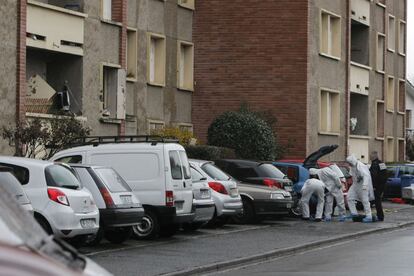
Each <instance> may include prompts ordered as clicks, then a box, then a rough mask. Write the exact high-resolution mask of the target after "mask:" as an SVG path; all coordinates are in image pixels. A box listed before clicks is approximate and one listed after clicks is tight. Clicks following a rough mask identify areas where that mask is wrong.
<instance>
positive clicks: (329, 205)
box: [324, 193, 334, 219]
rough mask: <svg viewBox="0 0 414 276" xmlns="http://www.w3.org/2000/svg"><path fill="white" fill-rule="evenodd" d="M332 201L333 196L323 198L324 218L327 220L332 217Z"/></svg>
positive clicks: (328, 195)
mask: <svg viewBox="0 0 414 276" xmlns="http://www.w3.org/2000/svg"><path fill="white" fill-rule="evenodd" d="M333 201H334V196H333V195H332V194H331V193H329V194H327V195H326V198H325V213H324V214H325V218H327V219H329V218H331V216H332V208H333Z"/></svg>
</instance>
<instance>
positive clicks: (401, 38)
mask: <svg viewBox="0 0 414 276" xmlns="http://www.w3.org/2000/svg"><path fill="white" fill-rule="evenodd" d="M401 26H404V29H403V34H401V31H402V28H401ZM406 33H407V23H406V22H405V21H404V20H401V19H400V20H399V21H398V54H400V55H402V56H405V55H406V52H407V45H406Z"/></svg>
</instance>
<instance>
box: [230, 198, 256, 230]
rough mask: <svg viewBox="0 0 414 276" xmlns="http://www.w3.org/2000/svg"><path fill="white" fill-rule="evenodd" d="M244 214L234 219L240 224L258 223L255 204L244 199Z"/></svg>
mask: <svg viewBox="0 0 414 276" xmlns="http://www.w3.org/2000/svg"><path fill="white" fill-rule="evenodd" d="M242 202H243V212H242V213H241V214H238V215H236V216H234V217H233V220H234V222H236V223H238V224H250V223H255V222H256V213H255V211H254V207H253V204H252V203H251V202H250V201H249V200H248V199H246V198H242Z"/></svg>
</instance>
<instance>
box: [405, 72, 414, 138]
mask: <svg viewBox="0 0 414 276" xmlns="http://www.w3.org/2000/svg"><path fill="white" fill-rule="evenodd" d="M413 112H414V85H413V84H412V83H411V82H410V81H409V80H407V83H406V97H405V128H406V129H407V135H409V136H411V137H412V136H413V135H414V121H413V119H414V118H413V116H414V113H413Z"/></svg>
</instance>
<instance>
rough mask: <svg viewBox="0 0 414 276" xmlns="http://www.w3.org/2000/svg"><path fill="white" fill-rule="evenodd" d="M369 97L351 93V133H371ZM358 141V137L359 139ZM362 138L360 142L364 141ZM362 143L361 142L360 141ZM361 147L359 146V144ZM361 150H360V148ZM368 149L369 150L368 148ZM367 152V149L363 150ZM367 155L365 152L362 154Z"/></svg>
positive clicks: (359, 134) (360, 134)
mask: <svg viewBox="0 0 414 276" xmlns="http://www.w3.org/2000/svg"><path fill="white" fill-rule="evenodd" d="M368 100H369V97H368V96H366V95H361V94H358V93H351V95H350V114H349V115H350V133H351V135H358V136H368V134H369V126H370V124H369V118H370V117H369V113H368V111H369V101H368ZM357 141H358V139H357ZM362 141H363V140H360V139H359V141H358V142H362ZM358 144H359V145H360V143H358ZM358 147H359V146H358ZM358 151H359V150H358ZM367 151H368V150H367ZM363 152H365V150H364V151H363ZM361 155H363V156H367V155H366V154H365V153H364V154H361Z"/></svg>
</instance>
